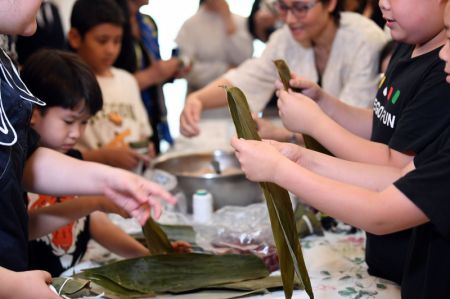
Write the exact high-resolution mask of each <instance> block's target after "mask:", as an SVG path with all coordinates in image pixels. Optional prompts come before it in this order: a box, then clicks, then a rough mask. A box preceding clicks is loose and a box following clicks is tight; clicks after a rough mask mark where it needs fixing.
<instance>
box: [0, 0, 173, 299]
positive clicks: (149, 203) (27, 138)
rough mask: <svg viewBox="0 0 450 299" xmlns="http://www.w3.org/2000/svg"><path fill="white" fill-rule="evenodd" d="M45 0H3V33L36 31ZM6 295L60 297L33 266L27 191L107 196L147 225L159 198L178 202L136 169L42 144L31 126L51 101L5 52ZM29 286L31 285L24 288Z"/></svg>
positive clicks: (1, 227) (0, 247)
mask: <svg viewBox="0 0 450 299" xmlns="http://www.w3.org/2000/svg"><path fill="white" fill-rule="evenodd" d="M40 4H41V1H40V0H27V1H25V0H15V1H0V33H3V34H20V35H32V34H33V33H34V32H35V30H36V14H37V11H38V9H39V6H40ZM0 68H1V70H2V71H1V72H0V93H1V97H0V99H1V105H0V107H1V109H0V113H1V115H2V119H3V120H4V122H2V124H3V125H2V126H3V128H2V130H0V193H1V194H2V195H1V196H0V211H1V213H2V216H1V217H0V239H1V240H2V242H0V281H1V282H2V283H1V284H0V297H1V298H13V297H14V298H36V299H39V298H47V299H48V298H50V299H56V298H59V296H57V295H56V294H54V293H53V292H52V291H51V290H50V289H49V288H48V284H49V283H50V282H51V276H50V274H49V273H48V272H45V271H27V265H28V262H27V258H28V252H27V246H28V242H27V240H28V227H27V225H28V221H27V220H28V218H27V208H26V200H25V198H24V192H25V190H29V191H32V192H35V193H40V194H58V195H64V194H82V195H89V194H90V195H96V194H97V195H99V194H104V195H107V196H108V197H109V198H110V199H111V200H112V201H113V202H114V203H116V204H117V205H118V206H119V207H121V208H123V209H125V210H126V212H127V213H128V214H131V215H132V216H134V217H136V218H137V219H138V220H139V222H140V223H141V224H144V223H145V221H146V220H147V218H148V217H149V216H150V212H152V210H153V213H154V215H155V217H158V216H159V214H160V204H159V202H158V200H157V199H156V198H161V199H164V200H167V201H169V202H172V203H174V202H175V199H174V198H173V197H172V196H170V194H169V193H167V192H166V191H164V190H163V189H162V188H161V187H160V186H158V185H156V184H154V183H152V182H149V181H147V180H145V179H143V178H140V177H138V176H136V175H133V174H132V173H130V172H128V171H124V170H120V169H116V168H112V167H108V166H105V165H101V164H97V163H90V162H83V161H78V160H76V159H73V158H70V157H66V156H65V155H63V154H61V153H58V152H55V151H53V150H50V149H45V148H37V136H36V134H33V131H32V130H30V127H29V120H30V117H31V113H32V108H33V104H37V105H45V103H44V102H42V101H40V100H39V99H37V98H36V97H34V96H33V95H32V94H31V93H30V92H29V91H28V89H27V88H26V86H25V85H24V84H23V82H22V81H21V79H20V78H19V76H18V75H17V74H18V72H17V70H16V69H15V68H14V65H13V64H12V62H11V60H10V59H9V57H8V56H7V55H6V54H5V53H4V52H3V51H0ZM24 286H25V287H24Z"/></svg>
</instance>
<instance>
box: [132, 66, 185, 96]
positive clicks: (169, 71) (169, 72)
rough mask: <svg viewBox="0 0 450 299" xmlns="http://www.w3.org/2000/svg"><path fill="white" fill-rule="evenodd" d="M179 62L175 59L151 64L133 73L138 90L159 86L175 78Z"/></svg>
mask: <svg viewBox="0 0 450 299" xmlns="http://www.w3.org/2000/svg"><path fill="white" fill-rule="evenodd" d="M179 64H180V62H179V60H178V59H177V58H171V59H169V60H164V61H156V62H153V64H152V65H150V66H149V67H147V68H146V69H143V70H140V71H137V72H135V73H134V77H135V79H136V81H137V82H138V86H139V89H140V90H143V89H146V88H148V87H150V86H153V85H157V84H161V83H163V82H165V81H167V80H168V79H170V78H172V77H174V76H175V73H176V72H177V70H178V66H179Z"/></svg>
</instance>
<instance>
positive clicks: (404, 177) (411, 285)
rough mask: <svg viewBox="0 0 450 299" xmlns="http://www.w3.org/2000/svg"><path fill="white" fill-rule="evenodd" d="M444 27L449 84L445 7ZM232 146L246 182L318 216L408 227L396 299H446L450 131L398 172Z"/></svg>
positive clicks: (264, 147) (259, 146)
mask: <svg viewBox="0 0 450 299" xmlns="http://www.w3.org/2000/svg"><path fill="white" fill-rule="evenodd" d="M408 1H411V0H408ZM397 2H401V1H397ZM402 7H403V8H405V6H402ZM414 9H417V7H415V6H414ZM445 25H446V26H445V27H446V44H445V46H444V47H443V48H442V49H441V50H440V57H441V58H442V59H443V60H444V61H445V62H446V64H445V72H446V73H447V74H446V81H447V83H448V84H450V4H449V3H447V4H446V7H445ZM444 99H445V100H446V101H448V99H449V97H448V96H445V97H444ZM447 105H448V103H447ZM232 145H233V147H234V148H235V149H236V155H237V157H238V159H239V162H240V164H241V166H242V169H243V170H244V171H245V173H246V175H247V177H248V178H249V179H251V180H253V181H261V182H274V183H276V184H278V185H280V186H282V187H284V188H286V189H287V190H289V191H291V192H293V193H294V194H296V195H297V196H298V197H299V198H302V199H303V200H304V201H305V202H306V203H307V204H310V205H312V206H314V207H316V208H317V209H319V210H320V211H324V212H325V213H327V214H328V215H331V216H333V217H336V218H338V219H340V220H342V221H344V222H346V223H349V224H352V225H355V226H358V227H361V228H363V229H364V230H366V231H368V232H371V233H373V234H377V235H382V234H388V233H392V232H396V231H401V230H404V229H406V228H413V233H412V234H411V239H410V242H409V244H408V247H407V248H405V255H406V263H405V268H404V269H403V279H402V282H401V294H402V298H404V299H434V298H447V296H448V294H449V293H450V285H449V284H448V269H449V267H450V258H449V255H448V253H449V252H450V221H449V219H448V215H449V214H450V204H449V200H448V190H447V186H448V185H449V184H450V124H447V126H446V127H445V128H443V129H442V132H441V134H439V136H437V137H436V138H435V139H434V140H433V141H431V142H430V144H429V145H428V146H427V147H426V148H425V149H424V150H422V151H421V152H419V153H418V154H417V155H416V156H415V157H414V161H411V162H410V163H408V164H407V165H406V166H405V167H403V168H402V169H399V168H397V167H389V166H380V165H373V164H372V165H370V164H362V163H356V162H349V161H345V160H340V159H337V158H333V157H330V156H325V155H323V154H320V153H315V152H312V153H311V151H309V153H310V154H312V156H314V159H311V155H309V158H308V156H307V157H306V159H305V156H304V153H305V152H308V150H306V149H302V148H300V147H298V146H295V145H293V144H287V143H285V144H283V143H278V142H275V141H266V142H259V141H245V140H239V139H237V138H234V139H233V140H232ZM307 168H308V169H311V170H313V171H314V172H313V171H310V170H308V169H307ZM321 174H323V175H324V176H322V175H321ZM394 181H395V182H394ZM392 182H394V183H392ZM390 249H391V248H387V251H389V250H390Z"/></svg>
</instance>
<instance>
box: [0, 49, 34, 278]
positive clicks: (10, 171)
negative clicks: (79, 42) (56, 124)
mask: <svg viewBox="0 0 450 299" xmlns="http://www.w3.org/2000/svg"><path fill="white" fill-rule="evenodd" d="M0 69H1V71H0V101H1V104H2V105H0V119H1V122H0V266H1V267H5V268H7V269H10V270H13V271H24V270H27V266H28V252H27V244H28V214H27V209H26V202H25V200H24V199H25V196H24V189H23V187H22V175H23V168H24V166H25V161H26V159H27V158H28V157H29V156H30V155H31V154H32V153H33V151H34V150H35V149H36V147H37V142H38V136H37V134H36V133H35V132H34V131H33V130H30V126H29V121H30V117H31V111H32V105H33V104H32V103H33V102H34V103H40V104H42V102H41V101H39V100H38V99H37V98H35V97H34V96H33V95H31V94H30V93H29V92H28V90H27V89H26V87H25V85H24V84H23V83H22V81H21V80H20V78H19V77H18V75H17V70H16V69H15V68H14V66H13V64H12V62H11V60H10V59H9V58H8V57H7V56H6V54H5V53H4V52H3V51H2V50H0Z"/></svg>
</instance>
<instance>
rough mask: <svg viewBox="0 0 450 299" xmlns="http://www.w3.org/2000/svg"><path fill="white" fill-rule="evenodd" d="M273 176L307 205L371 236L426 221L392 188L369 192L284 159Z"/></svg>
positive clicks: (417, 210)
mask: <svg viewBox="0 0 450 299" xmlns="http://www.w3.org/2000/svg"><path fill="white" fill-rule="evenodd" d="M276 173H277V175H276V177H275V183H277V184H278V185H280V186H282V187H284V188H286V189H287V190H290V191H291V192H293V193H294V194H296V195H297V196H298V197H299V198H301V199H302V200H303V201H304V202H306V203H307V204H309V205H311V206H313V207H315V208H317V209H318V210H320V211H322V212H324V213H326V214H328V215H330V216H332V217H335V218H337V219H339V220H341V221H343V222H345V223H348V224H351V225H354V226H357V227H359V228H361V229H363V230H365V231H368V232H371V233H374V234H386V233H391V232H395V231H400V230H403V229H406V228H409V227H413V226H416V225H419V224H422V223H424V222H426V221H427V219H426V217H425V215H423V213H421V212H420V210H419V209H418V208H417V207H415V206H414V204H413V203H412V202H410V201H409V200H408V199H407V198H406V197H405V196H404V195H403V194H401V192H399V191H398V190H396V189H395V187H393V186H389V187H388V188H386V189H385V190H383V191H381V192H376V191H371V190H368V189H365V188H361V187H358V186H353V185H350V184H346V183H342V182H338V181H335V180H332V179H329V178H326V177H323V176H320V175H318V174H315V173H313V172H311V171H309V170H307V169H304V168H302V167H301V166H299V165H297V164H295V163H294V162H292V161H289V160H287V159H284V160H283V161H282V162H281V163H279V165H278V166H277V169H276ZM293 173H295V175H292V174H293Z"/></svg>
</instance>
